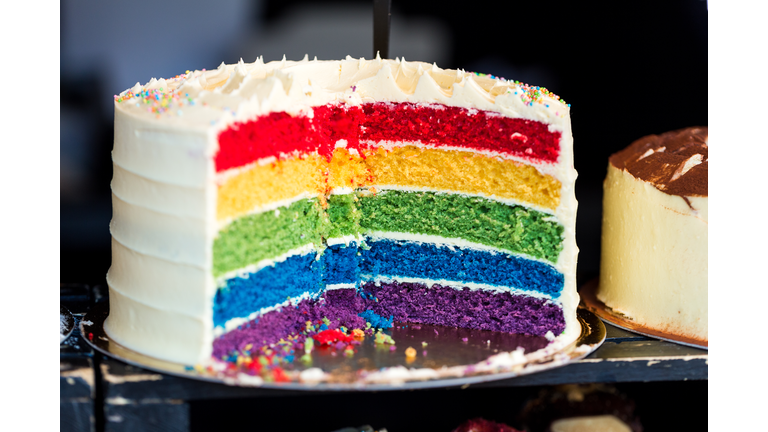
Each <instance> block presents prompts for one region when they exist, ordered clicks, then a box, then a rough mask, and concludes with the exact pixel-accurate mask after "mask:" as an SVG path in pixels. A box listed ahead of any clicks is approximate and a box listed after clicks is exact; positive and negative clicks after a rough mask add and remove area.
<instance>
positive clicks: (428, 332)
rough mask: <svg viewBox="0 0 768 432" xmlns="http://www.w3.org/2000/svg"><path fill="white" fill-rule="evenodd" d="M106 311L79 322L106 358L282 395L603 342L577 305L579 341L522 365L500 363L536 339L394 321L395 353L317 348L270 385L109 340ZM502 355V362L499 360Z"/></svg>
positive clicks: (383, 383)
mask: <svg viewBox="0 0 768 432" xmlns="http://www.w3.org/2000/svg"><path fill="white" fill-rule="evenodd" d="M108 314H109V310H108V304H107V303H103V304H99V305H96V306H95V307H94V308H93V309H91V310H90V311H89V312H88V313H87V314H86V316H85V317H84V318H83V320H82V321H81V324H80V331H81V334H82V335H83V339H84V340H85V341H86V342H88V344H90V345H91V346H92V347H93V348H94V349H95V350H96V351H99V352H101V353H103V354H105V355H108V356H110V357H113V358H115V359H118V360H122V361H124V362H125V363H128V364H130V365H133V366H138V367H142V368H146V369H149V370H153V371H156V372H161V373H166V374H169V375H175V376H181V377H186V378H190V379H195V380H203V381H212V382H219V383H223V384H228V385H235V386H247V387H261V388H274V389H283V390H310V391H329V390H364V391H374V390H376V391H380V390H402V389H421V388H436V387H453V386H464V385H469V384H476V383H481V382H488V381H495V380H503V379H509V378H513V377H517V376H523V375H528V374H532V373H535V372H540V371H545V370H550V369H554V368H558V367H562V366H565V365H567V364H570V363H572V362H575V361H578V360H581V359H583V358H584V357H586V356H587V355H589V354H590V353H592V352H594V351H595V350H596V349H597V348H599V347H600V345H601V344H602V343H603V341H604V340H605V337H606V330H605V326H604V325H603V323H602V321H600V319H599V318H598V317H597V316H596V315H594V314H593V313H591V312H589V311H588V310H586V309H582V308H580V309H579V310H578V311H577V317H578V321H579V324H580V325H581V333H580V335H579V337H578V338H577V340H576V341H575V342H574V343H571V344H570V345H568V346H565V347H562V348H558V349H555V348H553V347H552V345H549V346H547V347H545V348H542V349H538V350H535V351H532V352H526V353H525V354H526V355H525V361H523V362H514V363H512V364H506V363H505V362H504V361H503V359H504V358H510V355H509V353H510V352H511V351H514V350H515V349H516V347H517V346H518V345H517V342H519V341H521V340H523V339H524V338H532V337H531V336H523V335H512V334H508V333H503V332H491V331H483V330H470V329H456V328H451V327H443V326H430V325H424V324H421V325H418V324H404V323H395V327H394V328H393V329H388V330H386V331H385V333H387V334H389V335H390V336H392V337H393V338H394V339H395V342H396V349H395V350H391V347H390V346H386V345H385V346H381V345H377V344H375V343H374V338H373V337H366V338H365V340H364V341H363V342H362V343H361V344H360V346H359V350H358V352H357V353H356V354H355V355H354V356H353V357H351V358H347V357H346V356H344V355H342V353H341V352H337V354H336V355H334V353H333V352H332V351H328V350H326V351H325V352H323V351H322V350H317V349H316V350H315V351H313V352H312V364H311V365H306V364H303V363H302V362H298V361H295V362H294V363H293V364H292V366H293V368H292V369H291V370H286V374H287V376H288V377H289V378H290V381H289V382H269V381H267V380H263V379H261V378H260V377H254V376H250V375H245V374H237V375H235V376H233V375H232V374H231V373H227V371H226V370H224V371H222V370H221V368H219V370H218V371H217V370H216V368H211V367H196V368H193V367H190V366H188V365H183V364H179V363H172V362H168V361H164V360H160V359H156V358H153V357H150V356H147V355H144V354H141V353H138V352H136V351H133V350H131V349H129V348H126V347H124V346H122V345H120V344H118V343H116V342H114V341H112V340H110V338H109V337H108V336H107V334H106V332H105V331H104V321H105V319H106V318H107V316H108ZM516 338H517V339H516ZM520 338H523V339H520ZM423 341H427V344H426V346H424V345H422V342H423ZM407 347H415V348H416V350H417V352H418V354H417V356H416V359H414V358H410V359H409V358H408V357H407V356H406V355H404V352H405V349H406V348H407ZM425 351H426V352H425ZM499 358H501V359H502V361H498V359H499ZM478 359H480V360H479V361H478ZM494 359H496V361H494ZM212 363H213V361H212ZM216 363H219V365H221V364H222V363H221V362H216ZM309 368H315V369H318V370H322V372H323V374H324V378H323V379H322V380H320V381H315V382H307V381H306V380H304V379H303V378H302V377H301V372H302V371H305V370H307V369H309Z"/></svg>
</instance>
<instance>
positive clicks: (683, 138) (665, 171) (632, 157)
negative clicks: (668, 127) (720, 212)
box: [610, 126, 709, 197]
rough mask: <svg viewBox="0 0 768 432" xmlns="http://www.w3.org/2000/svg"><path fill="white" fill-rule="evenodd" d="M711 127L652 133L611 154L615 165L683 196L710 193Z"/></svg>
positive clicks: (673, 193)
mask: <svg viewBox="0 0 768 432" xmlns="http://www.w3.org/2000/svg"><path fill="white" fill-rule="evenodd" d="M707 137H708V133H707V127H706V126H702V127H691V128H685V129H680V130H676V131H672V132H667V133H663V134H661V135H648V136H646V137H643V138H640V139H639V140H637V141H635V142H633V143H632V145H630V146H629V147H627V148H625V149H624V150H622V151H620V152H618V153H614V154H613V155H611V158H610V162H611V165H613V166H615V167H616V168H619V169H623V170H627V171H628V172H629V173H630V174H632V175H633V176H635V177H637V178H639V179H641V180H644V181H647V182H649V183H651V184H653V185H654V186H655V187H656V189H658V190H660V191H662V192H664V193H667V194H670V195H679V196H700V197H705V196H708V191H707V185H708V178H709V174H708V165H709V163H708V160H709V159H708V151H707Z"/></svg>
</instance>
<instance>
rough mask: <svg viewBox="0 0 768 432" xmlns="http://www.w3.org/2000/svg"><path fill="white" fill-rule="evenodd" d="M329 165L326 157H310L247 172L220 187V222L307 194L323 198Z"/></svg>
mask: <svg viewBox="0 0 768 432" xmlns="http://www.w3.org/2000/svg"><path fill="white" fill-rule="evenodd" d="M327 165H328V163H327V161H326V160H325V158H323V157H322V156H318V155H307V156H304V157H301V158H297V159H287V160H278V161H275V162H272V163H269V164H266V165H255V166H253V167H252V168H250V169H246V170H243V171H241V172H239V173H238V174H236V175H234V176H231V177H229V178H227V180H226V181H224V183H223V184H221V185H220V186H219V194H218V202H217V204H216V218H217V219H218V220H220V221H221V220H226V219H229V218H234V217H237V216H240V215H242V214H245V213H248V212H251V211H253V210H254V209H256V208H258V207H260V206H263V205H265V204H269V203H273V202H277V201H283V200H287V199H291V198H294V197H296V196H298V195H301V194H303V193H309V194H311V195H314V196H316V195H320V194H322V193H324V192H325V189H326V185H325V180H326V178H327V176H326V172H327V170H328V166H327Z"/></svg>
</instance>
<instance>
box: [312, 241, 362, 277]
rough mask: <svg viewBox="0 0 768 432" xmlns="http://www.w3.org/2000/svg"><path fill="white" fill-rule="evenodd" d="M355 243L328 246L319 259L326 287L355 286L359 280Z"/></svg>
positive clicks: (358, 259) (358, 258)
mask: <svg viewBox="0 0 768 432" xmlns="http://www.w3.org/2000/svg"><path fill="white" fill-rule="evenodd" d="M357 253H358V247H357V243H356V242H351V243H350V244H349V245H345V244H337V245H333V246H328V247H327V248H326V249H325V250H324V251H323V255H322V257H321V258H320V261H321V264H322V267H323V282H324V283H325V284H326V285H334V284H356V283H357V282H358V281H359V280H360V266H359V261H360V257H359V256H358V255H357Z"/></svg>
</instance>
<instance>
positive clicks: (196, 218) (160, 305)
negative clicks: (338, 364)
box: [105, 57, 580, 364]
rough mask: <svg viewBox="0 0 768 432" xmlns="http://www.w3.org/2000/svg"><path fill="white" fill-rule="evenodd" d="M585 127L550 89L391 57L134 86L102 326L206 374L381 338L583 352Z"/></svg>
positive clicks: (120, 114)
mask: <svg viewBox="0 0 768 432" xmlns="http://www.w3.org/2000/svg"><path fill="white" fill-rule="evenodd" d="M569 113H570V109H569V106H568V105H567V104H565V103H564V102H563V101H562V100H561V99H560V98H559V97H558V96H555V95H554V94H552V93H551V92H549V91H547V90H546V89H544V88H540V87H532V86H528V85H526V84H522V83H519V82H514V81H506V80H503V79H499V78H496V77H492V76H488V75H483V74H474V73H466V72H463V71H457V70H444V69H440V68H438V67H437V66H436V65H430V64H426V63H419V62H412V63H407V62H405V61H404V60H402V61H393V60H382V59H378V58H377V59H374V60H368V61H367V60H364V59H359V60H358V59H352V58H350V57H348V58H347V59H346V60H341V61H317V60H314V61H310V60H308V59H304V60H302V61H298V62H293V61H286V60H283V61H276V62H270V63H266V64H265V63H264V62H263V61H261V59H259V60H257V61H256V62H254V63H244V62H242V61H241V62H240V63H238V64H233V65H224V64H222V65H221V66H220V67H219V68H218V69H216V70H211V71H193V72H187V73H186V74H183V75H180V76H177V77H175V78H172V79H169V80H154V79H153V80H152V81H150V82H149V83H148V84H146V85H144V86H141V85H139V84H137V85H136V86H135V87H134V88H132V89H130V90H127V91H125V92H123V93H121V94H120V95H119V96H116V99H115V144H114V151H113V153H112V159H113V162H114V178H113V181H112V192H113V199H112V201H113V219H112V223H111V226H110V228H111V233H112V266H111V268H110V270H109V274H108V277H107V281H108V284H109V291H110V297H109V300H110V315H109V318H108V319H107V321H106V324H105V329H106V331H107V333H108V334H109V336H110V337H111V338H112V339H113V340H115V341H116V342H118V343H120V344H123V345H125V346H127V347H129V348H131V349H134V350H136V351H139V352H141V353H144V354H148V355H151V356H154V357H158V358H162V359H166V360H171V361H175V362H181V363H187V364H195V363H197V362H203V361H205V360H207V359H209V358H210V357H211V355H213V356H214V357H215V358H216V359H228V358H234V357H237V356H238V355H239V354H238V353H241V354H245V355H251V353H252V352H255V351H258V349H259V347H265V346H271V345H272V344H276V343H278V342H280V341H284V340H297V339H296V338H302V339H301V340H303V338H305V337H310V336H311V335H310V334H308V333H307V332H308V331H310V330H308V329H312V328H314V327H320V328H322V329H324V330H323V331H325V329H328V330H335V329H339V330H340V331H341V332H349V331H350V330H353V329H357V328H360V327H365V325H366V321H367V322H368V324H373V325H374V326H376V327H380V326H381V325H386V323H387V322H389V325H390V326H391V322H392V320H395V321H400V322H416V323H425V324H436V325H446V326H454V327H465V328H478V329H485V330H495V331H504V332H510V333H520V334H529V335H534V336H539V337H542V338H544V337H546V338H547V339H549V340H550V341H554V342H553V344H555V345H556V344H557V343H561V344H567V343H570V342H572V341H573V340H574V339H575V338H576V337H577V336H578V334H579V331H580V327H579V324H578V321H577V320H576V306H577V303H578V295H577V294H576V289H575V269H576V254H577V248H576V243H575V235H574V224H575V212H576V200H575V195H574V182H575V179H576V172H575V170H574V168H573V155H572V138H571V124H570V114H569ZM379 323H383V324H381V325H379ZM313 331H314V330H313ZM348 336H349V335H345V336H344V337H345V338H346V337H348Z"/></svg>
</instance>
